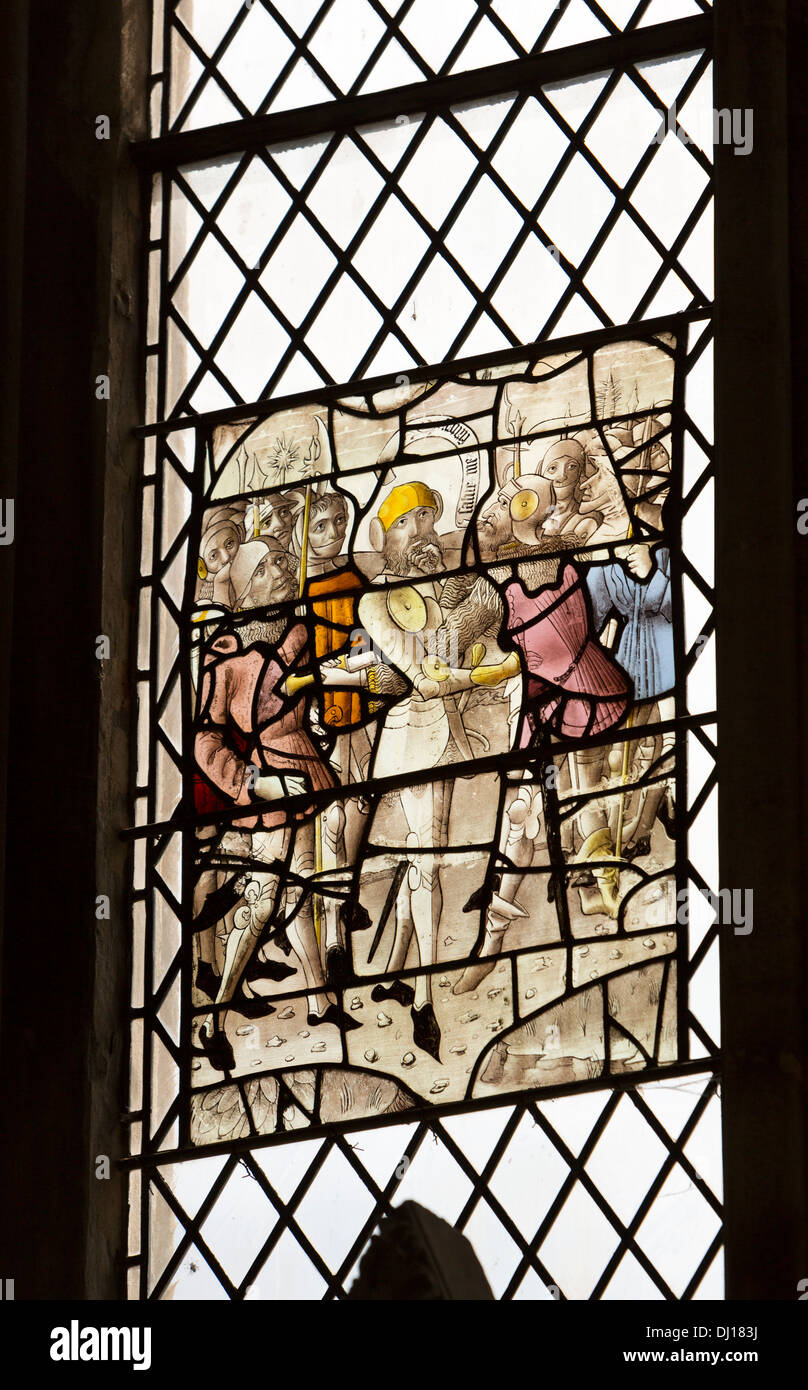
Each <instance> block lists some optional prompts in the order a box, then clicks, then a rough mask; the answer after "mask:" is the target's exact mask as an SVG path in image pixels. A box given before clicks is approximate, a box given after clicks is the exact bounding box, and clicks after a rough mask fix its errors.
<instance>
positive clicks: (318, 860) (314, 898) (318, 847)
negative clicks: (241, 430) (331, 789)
mask: <svg viewBox="0 0 808 1390" xmlns="http://www.w3.org/2000/svg"><path fill="white" fill-rule="evenodd" d="M311 488H312V485H311V483H307V484H306V500H305V502H304V504H303V539H302V544H301V548H300V577H299V581H298V586H297V596H298V598H302V597H303V593H304V590H305V588H306V570H307V567H308V566H307V561H308V555H309V517H310V516H311ZM322 869H323V827H322V823H321V821H320V817H319V816H315V817H314V873H315V877H319V875H320V874H321V873H322ZM311 910H312V914H313V916H314V935H315V936H316V937H317V945H318V947H319V945H320V937H321V935H322V919H323V905H322V902H321V900H320V896H319V894H317V893H312V895H311Z"/></svg>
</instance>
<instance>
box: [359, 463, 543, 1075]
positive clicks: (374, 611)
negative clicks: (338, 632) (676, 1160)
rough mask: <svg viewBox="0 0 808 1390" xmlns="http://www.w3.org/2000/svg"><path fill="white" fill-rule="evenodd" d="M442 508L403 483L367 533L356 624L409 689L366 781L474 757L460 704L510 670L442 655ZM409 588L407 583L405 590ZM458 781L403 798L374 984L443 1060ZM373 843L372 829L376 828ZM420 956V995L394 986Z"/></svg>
mask: <svg viewBox="0 0 808 1390" xmlns="http://www.w3.org/2000/svg"><path fill="white" fill-rule="evenodd" d="M442 508H443V503H442V499H441V497H440V494H439V493H437V492H436V491H435V490H434V489H433V488H431V487H429V486H428V485H427V484H426V483H424V482H421V481H417V482H409V483H401V484H399V485H398V486H396V487H394V488H393V489H392V491H391V492H390V493H389V494H388V496H387V497H386V498H385V500H384V501H383V502H382V504H381V506H380V507H379V509H378V514H377V516H375V517H374V518H373V520H372V521H371V525H370V542H371V545H372V546H373V548H374V549H375V550H376V551H377V552H378V553H379V554H381V556H382V560H383V566H384V567H383V570H382V573H381V574H380V575H379V577H378V579H377V588H376V589H375V590H374V591H371V592H368V593H365V594H364V596H363V597H362V599H361V600H360V603H359V617H360V620H361V622H362V624H363V626H364V629H365V631H366V632H367V634H368V636H369V638H370V639H371V641H372V643H373V645H374V647H376V648H377V649H378V650H379V651H381V652H382V653H383V654H384V659H385V661H386V662H387V663H388V664H389V665H390V666H391V667H393V668H394V669H395V670H396V671H398V672H399V673H400V674H401V675H402V676H404V678H405V679H406V681H407V693H406V694H405V695H404V697H403V698H401V699H399V700H398V701H397V702H396V703H395V704H394V705H392V707H391V708H390V709H389V710H388V712H387V716H386V718H385V720H384V723H383V726H382V728H381V732H380V734H379V736H378V739H377V742H376V746H375V749H374V753H373V757H372V760H371V767H370V775H371V777H372V778H373V779H374V780H375V781H376V782H377V783H379V782H381V783H384V780H385V779H387V778H389V777H396V776H398V775H400V774H402V773H410V774H411V773H413V772H417V771H419V770H425V771H426V770H429V771H431V770H433V769H435V768H438V767H443V766H447V765H449V764H456V763H462V762H464V761H468V760H470V759H471V758H472V757H473V753H472V750H471V747H470V745H469V740H468V735H467V733H466V730H465V728H464V725H463V720H462V716H461V712H460V710H459V708H458V704H457V698H456V697H457V696H458V694H460V693H461V692H462V691H465V690H471V689H472V688H473V687H474V686H475V685H478V684H483V683H485V684H493V683H495V682H496V681H499V680H504V679H506V677H507V676H508V675H510V674H512V673H513V672H514V671H515V670H518V661H517V658H516V657H515V656H514V657H513V658H512V662H511V666H510V667H508V668H507V669H506V664H503V665H502V668H501V669H500V668H498V667H493V666H491V667H483V666H477V667H474V668H472V667H469V668H463V667H458V666H452V665H450V664H447V663H445V662H444V661H443V660H442V659H441V658H440V656H438V654H437V653H438V650H439V647H438V633H439V630H440V629H441V628H442V627H443V624H444V619H445V613H444V611H443V608H442V607H441V600H442V595H443V583H442V581H441V580H440V578H439V577H438V576H439V575H440V574H441V572H443V571H444V570H445V565H444V553H443V545H442V542H441V539H440V537H439V535H438V533H437V531H436V529H435V526H436V522H437V521H438V520H439V518H440V515H441V511H442ZM402 580H409V581H411V582H410V583H401V581H402ZM453 785H454V783H453V780H452V779H451V778H446V779H443V778H440V779H433V780H431V781H429V782H427V783H421V784H420V785H419V784H416V785H412V784H411V783H409V784H407V785H405V786H402V787H400V788H399V789H398V792H397V795H398V797H399V799H400V803H401V809H402V811H403V813H404V818H405V821H406V825H407V838H406V845H407V849H408V850H409V851H411V853H410V854H409V855H408V856H407V868H406V873H405V877H404V879H403V881H402V882H401V888H400V891H399V893H398V897H397V899H396V904H395V935H394V939H393V945H392V949H391V952H390V957H389V960H388V963H387V972H386V973H388V974H389V975H392V976H394V977H395V978H393V979H392V981H391V982H390V983H388V984H382V983H380V984H378V985H376V986H375V988H374V990H373V992H372V996H371V997H372V998H373V999H374V1000H375V1001H381V1000H387V999H394V1000H396V1001H397V1002H398V1003H399V1004H401V1005H403V1006H404V1007H407V1006H409V1007H410V1009H411V1017H412V1030H413V1041H414V1042H415V1044H416V1046H418V1047H420V1048H422V1049H423V1050H424V1051H426V1052H428V1053H429V1054H430V1055H431V1056H432V1057H434V1058H436V1059H437V1060H440V1040H441V1034H440V1027H439V1024H438V1021H437V1018H436V1016H435V1011H434V1007H433V1000H432V975H431V972H430V967H432V966H434V965H435V963H436V958H437V953H436V946H437V935H438V927H439V924H440V917H441V909H442V903H443V899H442V894H441V886H440V875H439V871H440V852H441V850H443V849H444V848H445V847H446V845H447V844H448V824H449V811H450V807H451V798H452V788H453ZM370 836H371V838H372V836H373V827H372V826H371V829H370ZM413 935H414V937H415V940H416V944H417V947H418V959H419V964H420V966H421V967H422V968H421V970H420V971H419V972H418V974H417V975H416V977H415V987H414V988H413V986H411V985H409V984H405V983H404V981H402V980H401V979H400V978H398V976H399V973H400V971H401V970H402V969H403V968H404V964H405V961H406V958H407V952H408V949H409V946H410V942H411V940H412V938H413Z"/></svg>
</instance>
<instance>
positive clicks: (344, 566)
mask: <svg viewBox="0 0 808 1390" xmlns="http://www.w3.org/2000/svg"><path fill="white" fill-rule="evenodd" d="M347 527H348V502H347V500H346V498H345V497H343V495H342V494H341V493H339V492H332V491H326V492H321V493H320V494H319V495H315V496H314V497H312V499H311V503H310V508H309V518H308V528H307V530H308V547H307V556H306V573H307V575H308V576H309V578H308V580H307V583H306V598H307V600H308V607H309V615H310V621H311V624H312V627H313V635H314V652H315V656H316V659H317V661H318V663H319V662H324V663H325V664H326V665H327V666H331V667H334V666H343V667H344V666H345V663H346V660H347V658H348V657H350V656H351V654H352V643H354V642H356V640H357V637H356V631H355V629H356V607H357V603H358V601H359V598H360V597H361V594H362V591H363V590H364V588H365V587H366V581H365V580H364V579H363V578H362V576H361V574H360V573H359V571H358V570H357V569H355V568H354V567H353V566H352V565H351V564H350V563H349V562H348V561H347V560H346V559H345V558H344V557H342V556H341V555H340V552H341V550H342V547H343V545H344V543H345V534H346V531H347ZM298 529H299V530H300V531H301V545H302V518H299V520H298ZM332 679H334V680H336V681H339V675H338V672H337V671H334V672H333V673H332ZM320 699H321V719H322V723H323V726H324V728H325V730H326V732H327V733H328V734H330V735H332V737H333V747H332V751H331V755H330V756H331V765H332V767H333V768H334V771H335V772H336V774H337V777H338V779H339V781H340V783H341V784H342V785H343V786H344V785H345V784H346V783H350V782H364V781H365V780H366V777H367V770H368V762H369V759H370V752H371V743H370V738H369V736H368V733H367V729H366V727H365V726H366V725H367V723H368V721H369V720H370V719H371V718H373V711H374V703H373V701H372V700H370V699H369V697H368V692H367V688H366V685H365V683H364V682H363V683H362V684H361V685H360V684H359V683H357V675H356V673H350V674H349V672H348V671H347V669H346V675H345V685H344V686H343V687H340V685H329V687H328V688H327V689H324V690H323V691H322V693H321V697H320ZM367 811H368V804H367V802H366V801H365V800H364V798H362V797H359V796H356V797H347V798H344V799H343V798H335V799H334V800H333V801H332V802H331V804H330V805H329V806H328V808H327V810H326V811H325V812H324V813H323V816H322V818H321V827H322V860H323V869H324V870H325V871H331V875H330V876H331V879H332V881H334V880H336V881H337V882H339V881H341V880H343V881H344V883H345V886H346V890H347V885H348V882H349V875H348V874H347V873H346V872H345V871H346V870H350V869H352V867H353V864H354V861H355V857H356V852H357V849H358V847H359V841H360V839H361V835H362V823H363V819H364V817H365V816H366V815H367ZM324 917H325V932H324V934H323V939H322V942H321V946H322V951H323V963H324V965H325V971H326V978H327V980H328V983H329V984H331V985H333V986H338V985H340V984H342V983H344V981H345V979H346V978H347V977H348V975H349V973H350V962H349V957H348V952H347V949H346V940H345V932H346V929H347V930H358V929H361V928H363V927H367V926H369V925H370V918H369V917H368V914H367V911H366V909H365V908H363V907H362V906H361V905H360V904H359V903H356V902H352V901H349V900H348V899H347V898H346V899H345V900H344V901H343V902H342V903H340V901H339V899H338V898H337V897H335V896H334V895H333V894H332V895H328V894H326V895H324Z"/></svg>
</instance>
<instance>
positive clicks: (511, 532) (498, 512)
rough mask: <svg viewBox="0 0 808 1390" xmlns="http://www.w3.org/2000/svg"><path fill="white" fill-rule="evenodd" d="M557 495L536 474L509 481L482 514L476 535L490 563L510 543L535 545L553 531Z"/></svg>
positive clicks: (523, 475)
mask: <svg viewBox="0 0 808 1390" xmlns="http://www.w3.org/2000/svg"><path fill="white" fill-rule="evenodd" d="M555 505H556V491H555V488H554V486H553V484H552V483H551V482H549V481H548V479H547V478H540V477H539V476H538V475H537V474H535V473H527V474H522V475H521V476H520V477H518V478H509V479H508V481H507V482H506V483H503V485H502V487H501V488H500V489H499V491H498V493H497V495H496V497H495V498H494V500H493V501H492V502H491V503H490V505H489V506H488V507H487V508H486V510H485V511H484V512H483V514H482V516H481V518H480V521H479V535H480V540H481V542H482V548H483V552H484V554H485V555H486V557H487V558H489V559H491V558H493V557H494V556H495V555H496V554H497V551H499V550H501V549H502V547H503V546H505V545H507V544H508V543H509V542H510V541H513V540H517V541H519V543H520V545H538V543H539V541H540V539H541V538H542V536H543V535H544V533H545V531H552V519H553V513H554V509H555Z"/></svg>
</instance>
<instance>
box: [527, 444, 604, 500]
mask: <svg viewBox="0 0 808 1390" xmlns="http://www.w3.org/2000/svg"><path fill="white" fill-rule="evenodd" d="M591 471H593V470H592V468H591V465H589V463H588V460H587V457H586V450H585V449H584V447H583V445H582V444H581V443H580V442H579V440H577V439H559V440H558V442H557V443H555V444H551V445H550V448H549V449H548V450H547V453H546V454H545V455H544V458H543V459H542V461H541V464H540V466H539V474H540V476H541V477H542V478H547V479H548V481H549V482H551V483H552V484H553V486H554V487H556V488H557V489H559V490H562V489H563V490H564V492H569V491H571V490H573V489H574V488H576V487H577V486H578V484H579V483H580V482H581V480H582V479H583V478H585V477H587V476H588V474H589V473H590V472H591Z"/></svg>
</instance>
